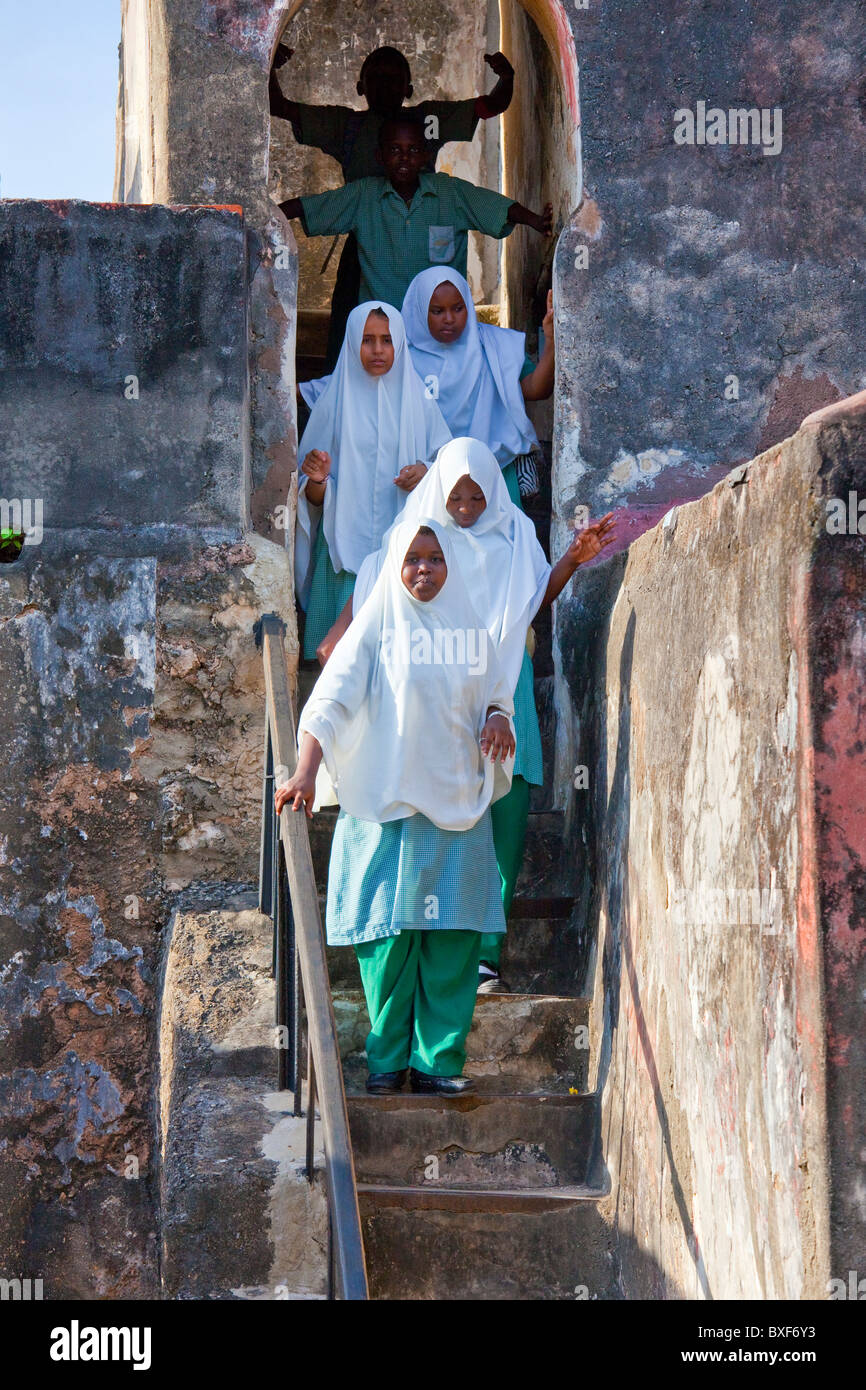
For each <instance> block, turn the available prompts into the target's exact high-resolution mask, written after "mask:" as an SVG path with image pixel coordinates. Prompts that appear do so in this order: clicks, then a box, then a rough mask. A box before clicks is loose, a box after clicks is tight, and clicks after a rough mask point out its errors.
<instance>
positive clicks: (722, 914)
mask: <svg viewBox="0 0 866 1390" xmlns="http://www.w3.org/2000/svg"><path fill="white" fill-rule="evenodd" d="M668 911H669V912H670V915H671V920H672V921H673V922H675V923H676V925H677V926H681V927H737V926H740V927H761V928H762V931H763V933H764V935H765V936H776V935H777V934H778V932H779V931H780V925H781V924H780V919H781V911H782V894H781V892H780V890H779V889H778V888H715V887H712V886H711V885H710V884H707V883H699V884H698V886H697V887H696V888H678V889H675V890H674V893H673V896H672V898H671V903H670V906H669V909H668Z"/></svg>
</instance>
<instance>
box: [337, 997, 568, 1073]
mask: <svg viewBox="0 0 866 1390" xmlns="http://www.w3.org/2000/svg"><path fill="white" fill-rule="evenodd" d="M589 1009H590V1004H589V1000H587V999H568V998H556V997H552V996H537V995H527V994H488V995H481V996H480V997H479V998H478V1000H477V1003H476V1007H475V1017H474V1018H473V1021H472V1028H471V1030H470V1033H469V1037H468V1038H467V1043H466V1071H465V1074H466V1075H467V1076H472V1077H473V1078H474V1079H475V1083H476V1091H477V1093H478V1094H480V1095H490V1094H500V1095H503V1094H526V1095H529V1094H532V1093H533V1092H534V1093H553V1094H565V1095H567V1094H568V1093H569V1091H570V1090H575V1091H581V1092H582V1091H585V1090H586V1087H587V1079H588V1075H589V1048H588V1042H589ZM334 1014H335V1017H336V1020H337V1029H338V1032H339V1036H340V1053H341V1056H342V1057H343V1076H344V1080H345V1083H346V1087H347V1089H348V1090H350V1091H353V1092H357V1093H358V1094H359V1095H360V1094H363V1093H364V1083H365V1081H366V1077H367V1063H366V1056H365V1055H364V1043H365V1039H366V1036H367V1033H368V1032H369V1026H370V1025H369V1022H368V1019H367V1010H366V1007H365V1005H364V996H363V993H362V992H361V991H360V990H341V991H339V992H338V993H337V994H336V995H335V996H334Z"/></svg>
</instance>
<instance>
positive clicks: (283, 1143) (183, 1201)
mask: <svg viewBox="0 0 866 1390" xmlns="http://www.w3.org/2000/svg"><path fill="white" fill-rule="evenodd" d="M214 891H215V892H217V893H218V892H219V888H218V887H217V888H216V889H215V890H214ZM238 900H239V902H241V903H246V902H250V901H253V900H254V897H253V895H251V894H240V895H238ZM272 934H273V928H272V924H271V922H270V921H269V920H268V918H267V917H264V916H262V915H261V914H260V913H259V912H257V911H255V910H254V909H252V908H250V907H247V906H243V907H240V908H239V909H234V908H228V907H218V908H216V907H215V908H206V907H202V908H201V909H199V910H185V911H179V912H176V913H175V914H174V916H173V917H172V920H171V922H170V924H169V927H168V930H167V932H166V934H165V941H164V953H165V954H164V962H163V971H164V985H163V989H162V997H161V1013H160V1030H159V1095H158V1107H159V1116H160V1126H161V1152H160V1164H159V1192H160V1206H161V1246H162V1249H161V1258H160V1273H161V1281H162V1294H163V1297H165V1298H169V1299H189V1298H197V1299H198V1298H206V1299H210V1298H218V1299H239V1298H274V1299H277V1298H319V1297H322V1296H323V1294H324V1292H325V1290H326V1289H327V1258H326V1253H325V1252H326V1250H327V1230H328V1213H327V1199H326V1193H325V1186H324V1180H323V1177H322V1174H321V1168H322V1162H323V1157H322V1155H319V1157H318V1158H317V1168H318V1172H317V1175H316V1179H315V1181H314V1182H313V1183H312V1184H310V1183H308V1182H307V1179H306V1175H305V1163H306V1126H305V1121H304V1120H303V1119H302V1118H297V1117H295V1116H294V1114H293V1113H292V1111H293V1097H292V1096H291V1095H290V1094H289V1092H287V1091H277V1089H276V1088H277V1056H278V1054H277V1051H276V1049H275V1047H274V1042H275V1041H276V1039H275V1033H274V986H273V980H272V978H271V949H272Z"/></svg>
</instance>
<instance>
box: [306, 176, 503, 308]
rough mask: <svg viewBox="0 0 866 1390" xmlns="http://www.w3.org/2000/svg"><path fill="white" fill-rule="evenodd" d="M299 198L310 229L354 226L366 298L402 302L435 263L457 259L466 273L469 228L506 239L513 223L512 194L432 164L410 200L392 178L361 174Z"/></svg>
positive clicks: (320, 231) (311, 232) (315, 232)
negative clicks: (441, 171)
mask: <svg viewBox="0 0 866 1390" xmlns="http://www.w3.org/2000/svg"><path fill="white" fill-rule="evenodd" d="M300 201H301V209H302V212H303V221H304V228H305V230H306V232H307V235H308V236H327V235H333V233H335V232H354V233H355V236H356V238H357V241H358V258H359V260H360V262H361V288H360V292H359V297H358V303H359V304H363V303H364V302H365V300H368V299H384V300H385V302H386V303H388V304H394V305H395V306H396V307H397V308H399V307H400V305H401V304H402V303H403V296H404V295H405V293H406V291H407V289H408V288H409V283H410V281H412V280H413V279H414V278H415V276H416V275H417V274H418V273H419V272H420V271H422V270H426V269H427V268H428V266H431V265H450V266H453V267H454V269H455V270H459V271H460V274H461V275H463V276H465V275H466V252H467V245H468V237H467V235H466V234H467V231H476V232H484V233H486V235H487V236H493V237H499V238H502V237H506V236H508V234H509V233H510V232H511V231H513V230H514V228H513V224H512V223H511V222H509V221H508V209H509V208H510V207H511V205H512V203H513V202H514V199H513V198H505V197H503V196H502V194H501V193H494V192H493V191H492V189H490V188H478V187H477V186H476V185H475V184H474V183H467V182H466V180H465V179H455V178H451V176H450V175H448V174H434V173H430V172H428V171H426V170H425V171H424V172H423V173H421V174H420V175H419V179H418V187H417V188H416V190H415V193H414V194H413V197H412V202H411V203H410V204H409V206H408V207H407V206H406V204H405V203H404V201H403V199H402V198H401V197H400V194H399V193H398V192H397V191H396V189H394V188H392V187H391V184H390V182H389V180H388V179H386V178H367V179H356V180H355V181H354V182H353V183H347V184H345V186H344V187H343V188H335V189H332V190H331V191H329V192H327V193H313V194H311V195H310V196H309V197H306V198H301V200H300Z"/></svg>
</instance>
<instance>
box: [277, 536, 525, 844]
mask: <svg viewBox="0 0 866 1390" xmlns="http://www.w3.org/2000/svg"><path fill="white" fill-rule="evenodd" d="M419 524H421V525H429V526H430V528H431V529H432V530H433V531H434V532H435V534H436V537H437V540H438V541H439V544H440V546H441V547H442V553H443V555H444V556H445V563H446V565H447V567H448V575H447V578H446V580H445V583H444V584H443V586H442V588H441V589H440V591H439V593H438V594H437V595H436V597H435V598H432V599H430V600H429V602H427V603H424V602H422V601H421V600H420V599H417V598H415V597H414V595H413V594H411V593H410V592H409V590H408V589H407V588H406V586H405V585H404V583H403V580H402V578H401V575H400V571H401V569H402V567H403V559H404V556H405V555H406V552H407V550H408V549H409V546H410V544H411V542H412V540H413V539H414V537H415V535H416V534H417V531H418V526H419ZM389 634H390V635H389ZM491 706H495V707H496V708H497V709H500V710H502V711H503V713H505V714H506V715H508V716H510V715H511V713H512V712H513V703H512V700H511V691H510V690H509V689H508V687H507V684H506V682H505V680H504V678H503V675H502V672H501V669H500V666H499V663H498V661H497V658H496V652H495V649H494V648H493V645H492V643H491V642H490V640H489V636H488V633H487V630H486V628H485V626H484V624H483V623H482V622H481V620H480V619H479V617H478V614H477V613H476V612H475V609H474V607H473V605H472V603H471V602H470V599H469V595H468V593H467V592H466V589H465V586H464V585H463V583H462V579H461V572H460V568H459V566H458V565H457V564H455V563H454V557H453V552H452V547H451V545H450V543H449V537H448V535H447V533H446V531H445V528H444V527H442V526H439V525H438V524H437V523H436V522H435V521H430V522H427V521H422V522H421V523H419V522H418V521H417V520H413V521H411V522H404V521H403V519H402V518H401V519H400V520H399V521H398V522H397V524H396V525H395V527H394V529H393V530H392V532H391V535H390V538H389V542H388V547H387V553H386V556H385V560H384V563H383V566H382V571H381V573H380V574H379V576H378V578H377V580H376V581H375V583H374V585H373V588H372V591H371V593H370V595H369V598H368V600H367V602H366V603H365V604H364V606H363V609H362V611H361V612H360V613H359V614H358V617H357V618H356V619H355V621H354V622H353V623H352V625H351V627H350V628H349V630H348V632H347V633H346V635H345V636H344V637H343V638H342V640H341V641H340V642H339V643H338V644H337V647H336V648H335V650H334V654H333V656H332V657H331V658H330V660H329V661H328V664H327V666H326V667H325V669H324V671H323V672H322V674H321V675H320V677H319V679H318V680H317V681H316V684H315V686H314V687H313V691H312V694H311V695H310V698H309V700H308V701H307V703H306V705H305V706H304V709H303V712H302V714H301V718H300V721H299V725H298V739H299V740H300V739H301V737H302V735H303V734H304V733H310V734H312V735H313V736H314V737H315V738H317V739H318V741H319V743H320V744H321V746H322V752H323V754H324V763H325V766H326V768H327V772H328V775H329V777H330V779H331V781H332V783H333V786H334V789H335V791H336V793H337V796H338V797H339V801H340V804H341V806H342V807H343V810H344V811H346V812H347V813H348V814H349V815H352V816H357V817H358V818H359V819H360V820H368V821H376V822H379V823H381V822H384V821H391V820H398V819H400V818H401V817H403V816H411V815H414V814H415V812H417V811H420V812H421V814H422V815H424V816H427V818H428V819H429V820H431V821H432V822H433V823H434V825H438V826H439V827H440V828H441V829H443V830H468V829H470V827H471V826H473V825H475V823H476V821H478V820H479V819H480V817H481V816H482V815H483V814H484V812H485V810H486V809H487V807H488V806H489V805H490V803H491V801H493V800H496V799H498V797H499V796H503V795H504V794H505V793H506V792H507V790H508V788H509V786H510V784H511V769H512V768H513V766H514V764H513V760H511V759H509V760H508V761H507V762H506V763H505V764H504V765H503V764H502V763H497V764H496V766H495V768H494V765H493V764H492V763H491V761H490V759H489V758H485V757H484V756H483V755H482V753H481V747H480V744H479V741H478V740H479V736H480V734H481V730H482V728H483V727H484V723H485V720H486V716H487V710H488V709H489V708H490V707H491Z"/></svg>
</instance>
